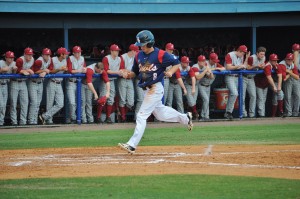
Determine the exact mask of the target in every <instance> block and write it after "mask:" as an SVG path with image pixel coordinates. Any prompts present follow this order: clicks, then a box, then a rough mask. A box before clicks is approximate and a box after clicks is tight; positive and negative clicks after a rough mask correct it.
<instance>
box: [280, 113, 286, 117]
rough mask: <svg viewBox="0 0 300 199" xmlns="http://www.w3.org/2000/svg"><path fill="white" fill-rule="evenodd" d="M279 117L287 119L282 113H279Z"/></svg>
mask: <svg viewBox="0 0 300 199" xmlns="http://www.w3.org/2000/svg"><path fill="white" fill-rule="evenodd" d="M279 117H282V118H285V117H287V114H286V113H283V112H280V113H279Z"/></svg>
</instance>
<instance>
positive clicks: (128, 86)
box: [118, 44, 139, 122]
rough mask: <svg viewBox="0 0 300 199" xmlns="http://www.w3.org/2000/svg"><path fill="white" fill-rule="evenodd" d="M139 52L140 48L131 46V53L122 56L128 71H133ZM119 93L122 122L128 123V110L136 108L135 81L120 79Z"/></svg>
mask: <svg viewBox="0 0 300 199" xmlns="http://www.w3.org/2000/svg"><path fill="white" fill-rule="evenodd" d="M138 51H139V47H138V46H136V45H134V44H131V45H130V46H129V51H128V52H127V53H124V54H123V55H122V58H123V60H124V67H125V69H126V70H129V71H131V69H132V66H133V61H134V57H135V55H136V53H137V52H138ZM118 91H119V96H120V100H119V110H120V113H121V122H125V121H126V113H127V110H128V109H131V108H132V107H133V106H134V87H133V80H132V79H130V78H127V79H125V78H119V79H118Z"/></svg>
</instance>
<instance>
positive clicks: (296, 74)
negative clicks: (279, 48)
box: [286, 67, 299, 80]
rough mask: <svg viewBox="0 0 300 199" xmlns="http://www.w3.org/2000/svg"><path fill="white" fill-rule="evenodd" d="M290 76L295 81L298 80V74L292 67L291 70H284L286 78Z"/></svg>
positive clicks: (295, 68)
mask: <svg viewBox="0 0 300 199" xmlns="http://www.w3.org/2000/svg"><path fill="white" fill-rule="evenodd" d="M288 75H289V76H290V77H292V78H294V79H296V80H299V73H298V70H297V67H294V68H293V69H292V70H288V69H287V70H286V76H288Z"/></svg>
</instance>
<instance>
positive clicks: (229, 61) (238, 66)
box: [224, 45, 250, 120]
mask: <svg viewBox="0 0 300 199" xmlns="http://www.w3.org/2000/svg"><path fill="white" fill-rule="evenodd" d="M246 53H247V46H245V45H241V46H239V48H238V49H237V50H236V51H232V52H230V53H228V54H227V55H226V56H225V68H226V70H243V69H245V68H246V67H247V65H248V63H247V62H248V57H249V56H250V51H249V52H248V53H247V55H246V58H245V60H244V55H245V54H246ZM225 83H226V86H227V87H228V89H229V96H228V101H227V104H226V112H225V114H224V117H225V118H227V119H230V120H231V119H233V116H232V112H233V108H234V103H235V101H236V99H237V97H238V94H239V93H238V75H236V74H229V75H225Z"/></svg>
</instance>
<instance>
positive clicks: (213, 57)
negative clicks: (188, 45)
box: [209, 53, 220, 63]
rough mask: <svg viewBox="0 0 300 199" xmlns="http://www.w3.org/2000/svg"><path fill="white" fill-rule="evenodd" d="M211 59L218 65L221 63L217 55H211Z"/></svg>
mask: <svg viewBox="0 0 300 199" xmlns="http://www.w3.org/2000/svg"><path fill="white" fill-rule="evenodd" d="M209 59H210V60H212V61H213V62H216V63H219V62H220V60H219V59H218V55H217V54H216V53H210V55H209Z"/></svg>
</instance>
